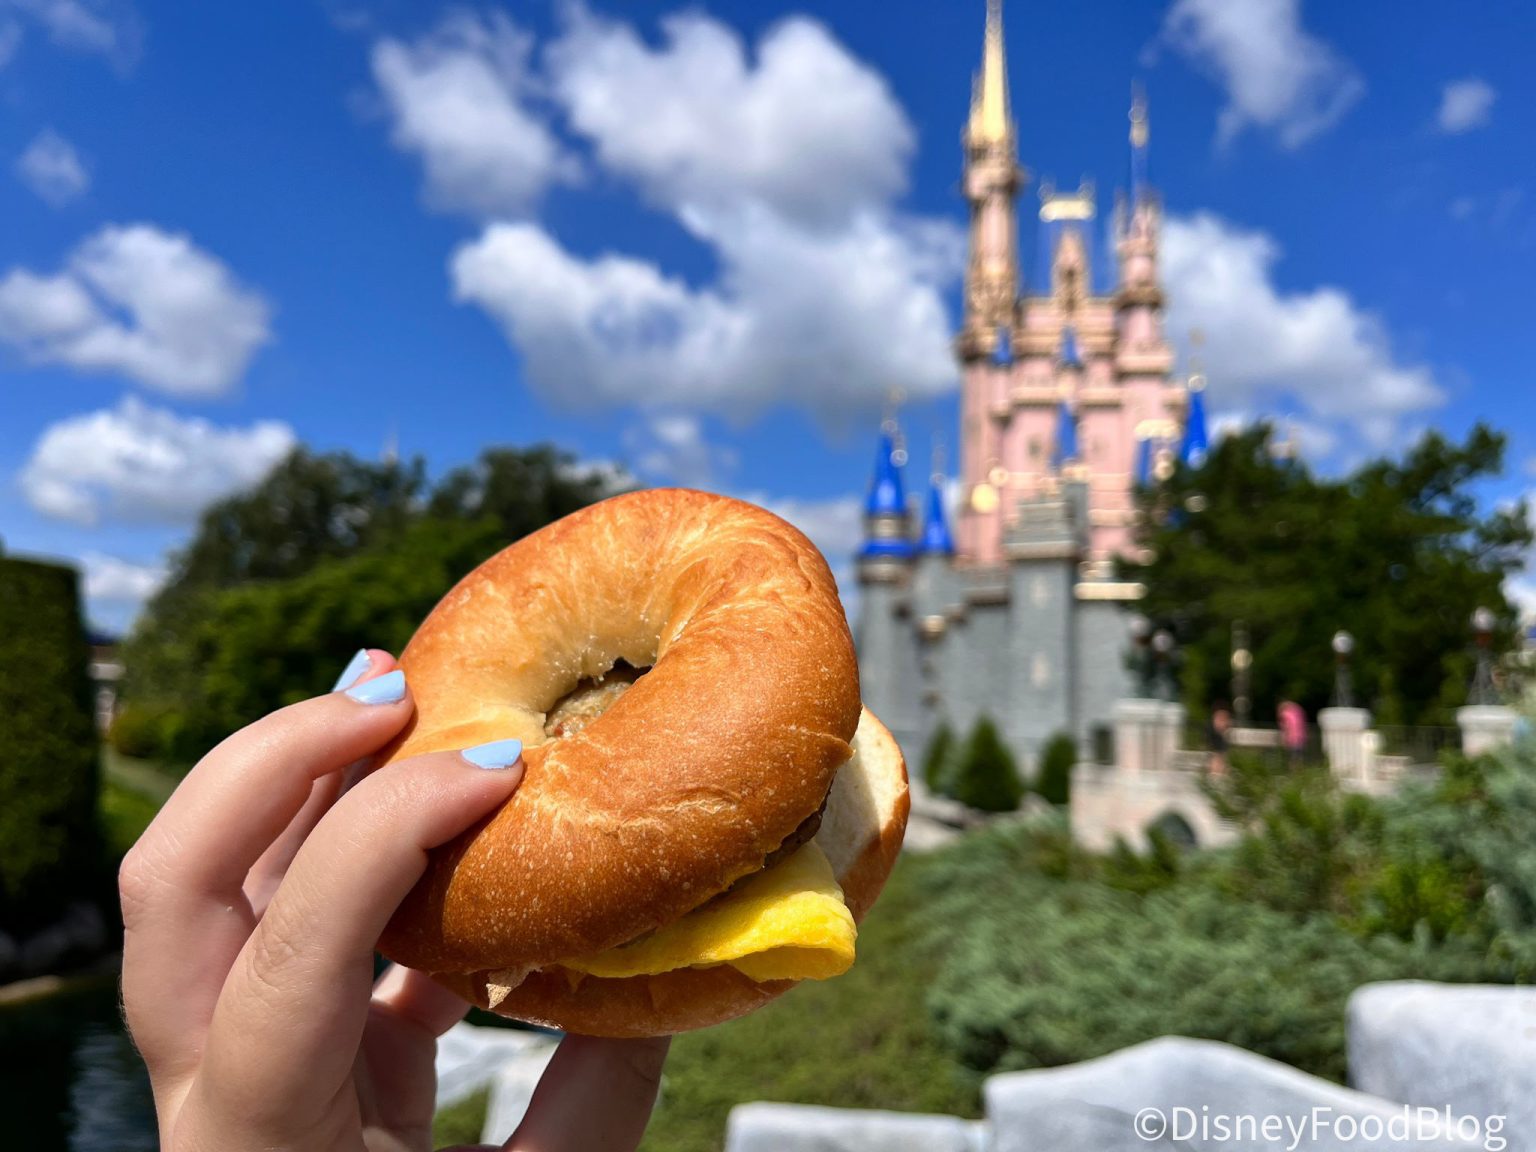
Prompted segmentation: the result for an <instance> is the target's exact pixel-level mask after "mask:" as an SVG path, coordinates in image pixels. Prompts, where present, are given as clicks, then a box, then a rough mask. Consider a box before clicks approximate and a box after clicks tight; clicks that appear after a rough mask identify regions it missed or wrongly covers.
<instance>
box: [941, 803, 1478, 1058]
mask: <svg viewBox="0 0 1536 1152" xmlns="http://www.w3.org/2000/svg"><path fill="white" fill-rule="evenodd" d="M1010 831H1012V830H1010ZM949 890H950V891H951V892H953V891H954V889H953V887H951V888H950V889H949ZM982 891H983V892H984V895H982V896H980V897H979V898H977V899H976V900H973V901H972V902H971V903H972V905H973V907H972V909H971V911H970V912H969V914H965V915H957V912H960V911H961V910H962V909H963V908H964V906H965V902H963V901H960V902H957V901H956V900H954V899H952V898H951V899H950V900H948V901H947V902H946V903H945V904H944V905H942V914H941V915H940V916H938V917H936V918H935V920H934V922H933V923H932V924H931V926H930V929H929V930H931V931H933V932H935V933H941V934H942V935H943V936H944V938H945V939H946V940H947V942H948V943H947V958H946V960H945V962H944V964H943V966H942V967H941V968H940V970H939V973H938V976H937V978H936V979H935V981H934V983H933V986H932V988H931V989H930V991H929V994H928V998H927V1002H928V1007H929V1010H930V1012H931V1014H932V1017H933V1020H934V1024H935V1027H936V1028H937V1031H938V1035H939V1036H940V1038H941V1039H943V1040H944V1041H946V1042H947V1043H948V1044H949V1045H950V1046H951V1047H952V1048H953V1050H954V1051H955V1053H956V1056H957V1057H958V1058H959V1059H960V1060H961V1061H962V1062H963V1063H964V1064H965V1065H967V1066H968V1067H970V1068H973V1069H975V1070H976V1071H978V1072H984V1073H990V1072H994V1071H1008V1070H1017V1069H1025V1068H1038V1067H1052V1066H1056V1065H1061V1064H1070V1063H1075V1062H1077V1061H1080V1060H1086V1059H1090V1058H1092V1057H1095V1056H1101V1055H1104V1054H1105V1053H1108V1052H1112V1051H1114V1050H1116V1049H1118V1048H1122V1047H1124V1046H1126V1045H1128V1044H1136V1043H1139V1042H1141V1041H1144V1040H1150V1039H1153V1038H1154V1037H1157V1036H1163V1035H1168V1034H1176V1035H1182V1036H1193V1037H1197V1038H1204V1039H1211V1040H1221V1041H1225V1042H1227V1043H1231V1044H1236V1045H1238V1046H1240V1047H1243V1048H1247V1049H1248V1050H1250V1051H1253V1052H1258V1053H1261V1054H1263V1055H1266V1056H1270V1057H1272V1058H1274V1059H1277V1060H1282V1061H1284V1062H1286V1063H1288V1064H1291V1065H1294V1066H1295V1067H1298V1068H1301V1069H1303V1070H1304V1071H1308V1072H1312V1073H1314V1074H1316V1075H1320V1076H1325V1077H1328V1078H1330V1079H1333V1080H1342V1079H1343V1077H1344V1072H1345V1052H1344V1040H1345V1036H1344V1024H1345V1021H1344V1005H1345V1001H1346V1000H1347V999H1348V997H1349V994H1350V993H1351V992H1352V991H1353V990H1354V989H1355V988H1357V987H1358V986H1359V985H1361V984H1363V983H1366V982H1368V981H1372V980H1384V979H1394V978H1402V977H1407V976H1415V977H1429V978H1448V977H1449V978H1458V977H1459V978H1463V979H1465V978H1466V977H1467V975H1468V973H1469V972H1470V971H1472V969H1473V965H1474V963H1475V961H1474V958H1473V957H1472V956H1470V955H1469V954H1466V953H1453V952H1449V951H1443V950H1442V951H1429V950H1426V949H1419V948H1415V947H1414V946H1412V945H1408V944H1404V943H1402V942H1400V941H1397V940H1392V939H1387V938H1376V939H1371V940H1362V939H1360V938H1358V937H1356V936H1353V935H1351V934H1350V933H1349V932H1348V931H1347V930H1346V929H1345V928H1344V927H1342V926H1341V925H1339V924H1338V923H1337V922H1335V921H1334V920H1332V919H1331V918H1328V917H1323V916H1313V917H1308V918H1305V919H1302V920H1297V919H1295V918H1293V917H1290V916H1287V915H1285V914H1283V913H1280V912H1276V911H1273V910H1271V909H1268V908H1265V907H1263V906H1262V905H1255V904H1251V903H1248V902H1245V901H1241V900H1235V899H1233V898H1232V897H1231V896H1230V895H1228V894H1227V893H1225V892H1224V891H1222V890H1221V889H1219V888H1218V887H1216V886H1214V885H1211V884H1209V883H1179V884H1174V885H1173V886H1171V887H1165V888H1162V889H1160V890H1158V891H1155V892H1153V893H1151V894H1150V895H1147V896H1136V895H1132V894H1130V893H1126V892H1120V891H1116V890H1114V889H1111V888H1108V887H1107V886H1104V885H1098V884H1086V883H1080V882H1069V883H1066V884H1063V883H1059V882H1051V881H1048V880H1045V879H1043V878H1041V877H1039V876H1037V875H1029V874H1027V873H1017V872H1015V873H1007V872H1003V873H998V872H993V873H991V874H990V875H989V876H988V877H987V883H986V887H985V888H984V889H983V890H982ZM936 907H939V906H938V905H936Z"/></svg>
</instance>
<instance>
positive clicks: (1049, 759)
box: [1035, 732, 1077, 808]
mask: <svg viewBox="0 0 1536 1152" xmlns="http://www.w3.org/2000/svg"><path fill="white" fill-rule="evenodd" d="M1075 767H1077V742H1076V741H1075V740H1073V739H1072V737H1071V736H1068V735H1067V734H1066V733H1065V732H1058V733H1056V735H1054V736H1052V737H1051V738H1050V740H1048V741H1046V745H1045V750H1044V751H1043V752H1041V753H1040V771H1039V772H1038V773H1037V774H1036V776H1035V791H1036V792H1038V793H1039V794H1040V795H1041V797H1042V798H1044V799H1045V800H1048V801H1049V802H1050V803H1052V804H1055V805H1056V806H1058V807H1062V808H1064V807H1066V805H1067V804H1068V803H1070V802H1071V798H1072V769H1073V768H1075Z"/></svg>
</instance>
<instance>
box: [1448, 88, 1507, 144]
mask: <svg viewBox="0 0 1536 1152" xmlns="http://www.w3.org/2000/svg"><path fill="white" fill-rule="evenodd" d="M1497 98H1498V93H1497V92H1495V91H1494V90H1493V86H1492V85H1491V84H1489V83H1488V82H1487V81H1486V80H1481V79H1479V78H1478V77H1476V76H1469V77H1468V78H1467V79H1465V80H1456V81H1454V82H1452V83H1449V84H1445V85H1442V86H1441V89H1440V111H1439V112H1438V113H1436V115H1435V125H1436V127H1438V128H1439V129H1440V131H1442V132H1444V133H1446V134H1447V135H1451V136H1454V135H1456V134H1457V133H1461V132H1470V131H1472V129H1474V128H1481V127H1483V126H1484V125H1486V124H1487V123H1488V121H1489V119H1490V118H1491V117H1492V115H1493V102H1494V100H1496V99H1497Z"/></svg>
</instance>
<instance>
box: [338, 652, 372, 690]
mask: <svg viewBox="0 0 1536 1152" xmlns="http://www.w3.org/2000/svg"><path fill="white" fill-rule="evenodd" d="M372 667H373V659H372V657H370V656H369V655H368V649H366V648H359V649H358V650H357V655H356V656H354V657H352V659H351V660H349V661H347V666H346V667H345V668H343V669H342V670H341V675H340V676H338V677H336V683H334V684H332V685H331V691H332V692H340V691H341V690H342V689H343V688H350V687H352V685H354V684H356V683H357V682H358V681H359V680H361V679H362V678H363V673H364V672H366V671H368V669H370V668H372Z"/></svg>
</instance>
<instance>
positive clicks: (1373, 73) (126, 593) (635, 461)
mask: <svg viewBox="0 0 1536 1152" xmlns="http://www.w3.org/2000/svg"><path fill="white" fill-rule="evenodd" d="M983 18H984V4H982V3H981V0H976V2H974V3H972V2H969V0H967V2H959V0H955V2H946V3H943V4H939V3H933V2H931V0H930V2H928V3H917V2H915V0H888V2H885V3H880V4H875V3H867V2H857V3H854V2H847V3H838V4H828V3H823V4H811V3H801V4H781V3H777V2H771V0H758V2H756V3H752V4H747V3H743V2H736V3H709V4H703V5H699V4H694V5H690V6H688V7H679V6H678V5H675V4H657V3H629V4H625V5H624V6H622V8H620V7H618V6H615V5H606V6H605V5H601V4H597V3H592V4H590V5H589V6H586V7H582V6H577V5H573V4H572V5H567V4H548V3H542V2H540V3H520V4H515V5H507V6H500V7H457V6H456V7H442V8H437V7H429V6H427V5H422V4H406V3H404V2H403V0H401V2H393V3H378V4H351V3H346V2H341V0H338V2H333V3H318V2H314V0H272V2H271V3H266V4H262V5H187V4H171V3H150V2H138V3H135V4H133V5H129V4H127V3H117V2H111V3H96V2H92V0H0V219H4V220H5V221H6V222H7V226H6V227H4V228H3V229H0V395H3V396H4V401H3V408H0V536H3V537H4V540H5V542H6V546H7V548H8V549H10V550H12V551H24V552H35V553H43V554H51V555H59V556H65V557H70V558H74V559H77V560H79V561H80V562H81V563H82V565H83V567H84V568H85V571H86V573H87V577H88V586H89V590H90V593H91V612H92V615H93V617H94V618H95V619H97V620H98V621H100V622H102V623H104V624H107V625H110V626H114V627H121V626H122V625H123V624H125V623H126V621H127V620H128V619H129V618H130V617H131V615H132V613H133V611H134V609H135V606H136V604H137V602H138V601H139V600H140V599H141V598H142V596H143V595H144V594H145V592H146V591H147V590H148V589H150V588H151V587H152V586H153V583H154V580H155V579H156V577H157V573H158V572H159V570H160V569H161V568H162V566H163V556H164V554H165V552H166V550H167V549H168V548H172V547H174V546H175V545H176V544H177V543H178V542H179V541H181V540H183V539H185V536H186V533H187V531H188V529H189V526H190V524H191V523H192V522H193V521H194V520H195V517H196V513H197V511H198V509H199V508H200V507H202V506H203V505H205V504H206V502H207V501H208V500H210V499H213V498H215V497H217V496H218V495H221V494H223V493H226V492H229V491H232V490H234V489H236V488H238V487H240V486H242V485H245V484H249V483H252V482H254V480H255V479H257V478H259V476H260V475H261V474H262V471H263V470H264V469H265V468H266V467H267V466H269V465H270V463H271V461H272V460H273V459H275V458H276V457H277V456H278V455H280V454H281V453H282V452H283V451H284V450H285V449H286V448H287V447H288V446H289V445H290V444H292V443H294V442H298V441H302V442H304V443H306V444H309V445H311V446H313V447H315V448H317V449H322V450H324V449H336V448H342V449H347V450H350V451H353V452H356V453H359V454H364V455H375V454H377V453H379V452H380V451H381V449H382V447H383V446H384V444H385V443H386V442H387V441H388V440H390V439H391V438H392V437H397V438H398V442H399V445H400V448H401V450H402V452H403V453H405V454H415V453H420V454H422V455H424V456H425V457H426V458H427V460H428V462H429V466H430V467H431V469H432V470H433V471H434V472H441V471H443V470H445V469H447V468H449V467H452V466H453V465H456V464H459V463H462V462H465V461H468V460H470V459H471V458H473V456H474V455H475V454H476V453H477V452H478V451H479V450H480V449H481V448H483V447H485V446H486V445H488V444H492V443H532V442H536V441H541V440H552V441H554V442H556V443H558V444H560V445H561V446H563V447H565V448H567V449H569V450H570V451H571V452H573V453H574V454H575V455H576V456H578V457H579V458H580V459H582V460H584V461H588V462H591V463H594V464H595V463H603V462H621V463H624V464H625V465H626V466H627V467H628V468H630V469H631V470H632V471H634V472H636V473H638V474H639V475H640V476H641V477H642V478H643V479H645V480H648V481H651V482H682V483H690V484H697V485H703V486H708V487H713V488H717V489H720V490H723V491H729V492H732V493H736V494H741V495H747V496H751V497H753V498H756V499H759V500H761V501H763V502H766V503H768V504H770V506H773V507H775V508H778V509H779V510H781V511H782V512H784V513H785V514H786V515H788V516H789V517H790V518H791V519H795V520H797V521H798V522H800V523H801V524H802V525H803V526H804V527H806V528H807V530H808V531H809V532H811V534H812V536H813V538H815V539H816V540H817V541H818V543H820V544H821V545H822V547H823V548H824V549H825V550H826V551H828V553H829V555H831V556H832V558H833V560H834V561H835V562H836V563H837V566H838V567H840V568H841V569H842V570H843V572H844V573H845V574H846V564H845V563H842V561H843V560H844V558H845V557H846V555H847V552H848V550H849V549H850V548H851V547H852V545H853V542H854V540H855V539H856V534H857V507H858V495H859V493H860V491H861V490H862V488H863V486H864V484H865V483H866V481H867V475H868V469H869V465H870V459H871V456H872V453H873V432H874V428H875V425H876V422H877V421H878V418H879V410H880V406H881V402H882V398H883V396H884V395H885V394H886V393H887V391H888V389H889V388H891V387H893V386H898V387H901V388H903V389H904V390H905V391H906V392H907V394H908V395H909V397H910V398H911V399H910V402H909V404H908V407H907V410H906V414H905V423H906V426H907V429H908V432H909V437H910V440H911V443H912V446H913V449H914V452H913V455H914V458H915V459H917V460H919V461H924V462H926V460H927V453H928V446H929V444H930V441H931V439H932V437H933V435H934V434H935V433H938V434H940V435H944V436H945V437H947V438H948V439H950V440H951V441H952V440H953V433H952V431H951V429H952V428H953V427H954V424H955V421H956V407H955V394H954V382H955V378H954V367H953V364H952V362H951V361H950V359H949V355H948V348H947V341H948V338H949V335H950V332H951V331H952V326H953V324H954V322H955V313H956V308H957V305H958V274H959V271H960V268H961V264H962V260H963V228H964V220H965V217H964V205H963V203H962V202H961V200H960V199H959V196H958V191H957V182H958V178H959V141H958V135H959V129H960V125H961V123H962V121H963V119H964V115H965V110H966V105H967V100H968V96H969V90H970V82H971V74H972V71H973V69H974V68H975V66H976V63H977V61H978V58H979V54H980V46H981V32H982V23H983ZM1006 21H1007V38H1008V51H1009V57H1010V82H1011V87H1012V101H1013V110H1014V114H1015V118H1016V120H1017V122H1018V127H1019V140H1020V151H1021V159H1022V160H1023V162H1024V163H1025V165H1026V166H1027V167H1028V168H1029V169H1030V171H1031V174H1032V176H1033V182H1032V183H1031V186H1030V188H1029V189H1028V190H1027V191H1026V193H1025V196H1024V198H1023V201H1022V215H1023V216H1024V219H1025V220H1026V224H1025V227H1024V237H1025V252H1024V260H1023V267H1024V268H1025V269H1026V270H1029V269H1032V268H1033V267H1034V262H1033V254H1032V251H1031V246H1032V240H1033V238H1032V233H1031V230H1030V228H1029V227H1028V225H1027V221H1028V219H1029V218H1030V212H1031V208H1032V206H1033V204H1034V203H1035V199H1034V198H1035V195H1036V190H1037V189H1038V186H1039V180H1040V178H1041V177H1042V176H1047V177H1054V179H1055V180H1056V182H1057V183H1058V184H1059V185H1063V186H1071V185H1075V184H1076V182H1077V181H1078V179H1079V178H1080V177H1082V176H1088V177H1089V178H1092V179H1094V180H1095V181H1096V183H1097V187H1098V191H1099V198H1100V203H1101V205H1104V206H1107V205H1108V203H1109V202H1110V199H1111V197H1112V194H1113V190H1114V189H1115V188H1116V187H1117V186H1119V185H1120V184H1121V183H1122V182H1123V174H1124V171H1125V163H1126V156H1125V138H1126V110H1127V104H1128V96H1129V90H1130V85H1131V83H1132V81H1133V80H1135V79H1139V80H1140V81H1142V82H1143V83H1144V84H1145V86H1146V88H1147V91H1148V93H1149V97H1150V101H1151V109H1152V149H1153V151H1152V157H1153V160H1152V166H1153V177H1154V180H1155V182H1156V183H1157V184H1158V185H1159V186H1160V188H1161V189H1162V191H1163V195H1164V199H1165V203H1166V208H1167V213H1168V222H1167V228H1166V230H1165V257H1166V259H1165V267H1166V273H1167V279H1168V282H1169V287H1170V296H1171V299H1172V302H1173V303H1172V312H1171V315H1170V317H1169V323H1170V331H1171V332H1172V333H1173V335H1174V336H1175V337H1176V339H1177V340H1179V341H1182V340H1183V339H1184V337H1185V335H1186V334H1187V332H1188V331H1189V329H1190V328H1191V327H1193V326H1196V325H1198V326H1199V327H1200V328H1201V329H1202V330H1203V331H1204V332H1205V333H1206V338H1207V344H1206V352H1205V358H1206V361H1207V371H1208V375H1209V376H1210V379H1211V385H1210V394H1209V395H1210V401H1211V405H1212V408H1213V409H1214V410H1215V411H1216V412H1217V413H1221V414H1225V416H1226V417H1228V418H1229V419H1233V420H1237V419H1246V418H1251V417H1253V416H1255V415H1266V414H1267V415H1279V416H1282V417H1285V418H1287V419H1290V420H1292V421H1294V424H1295V427H1296V428H1297V430H1298V435H1299V436H1300V438H1301V440H1302V442H1303V445H1304V447H1305V449H1306V450H1307V452H1308V453H1309V455H1310V456H1311V457H1312V458H1313V459H1314V460H1316V461H1317V462H1319V463H1320V464H1321V465H1322V466H1324V467H1338V466H1342V465H1346V464H1348V463H1349V462H1350V461H1352V460H1356V459H1359V458H1361V456H1362V455H1364V454H1367V453H1370V452H1374V451H1378V450H1391V449H1393V448H1396V447H1399V446H1401V445H1402V444H1403V443H1405V442H1406V441H1407V440H1408V439H1409V438H1411V437H1412V435H1413V434H1414V433H1415V432H1416V431H1418V430H1420V429H1423V428H1425V427H1428V426H1436V427H1441V428H1444V429H1446V430H1448V431H1450V432H1452V433H1459V432H1461V431H1463V430H1464V429H1465V428H1466V427H1468V426H1469V425H1470V423H1471V422H1472V421H1474V420H1476V419H1479V418H1486V419H1490V420H1492V421H1494V422H1495V423H1496V424H1498V425H1499V426H1501V427H1503V428H1505V429H1506V430H1508V431H1509V432H1510V433H1511V435H1512V440H1513V445H1512V449H1513V450H1512V453H1511V460H1510V465H1511V467H1510V470H1509V475H1508V476H1507V478H1506V480H1505V482H1504V483H1502V484H1500V485H1497V486H1495V487H1494V488H1492V489H1490V491H1489V496H1490V498H1495V497H1503V496H1513V495H1516V494H1518V493H1520V492H1522V491H1524V489H1525V488H1526V487H1527V486H1528V485H1529V484H1530V483H1531V472H1530V470H1529V466H1528V461H1530V460H1531V459H1532V458H1533V457H1536V439H1533V436H1532V432H1531V413H1532V405H1533V403H1536V401H1533V400H1532V398H1531V389H1530V388H1529V387H1528V386H1526V380H1525V375H1526V374H1525V372H1524V365H1525V363H1526V361H1527V360H1528V357H1529V336H1528V333H1529V332H1530V331H1531V328H1532V325H1531V321H1530V318H1529V316H1528V314H1527V313H1528V310H1529V309H1530V308H1531V307H1532V304H1533V300H1536V294H1533V292H1532V290H1531V289H1532V287H1533V285H1532V279H1533V274H1532V268H1533V264H1536V203H1533V200H1532V193H1533V187H1532V184H1533V176H1536V171H1533V169H1536V147H1533V146H1532V141H1533V140H1536V124H1533V119H1536V111H1533V109H1536V92H1533V91H1532V89H1533V87H1536V81H1533V79H1532V77H1531V72H1530V69H1529V67H1528V65H1526V60H1527V59H1528V57H1529V54H1530V51H1531V50H1532V48H1533V47H1536V10H1533V9H1531V8H1530V7H1529V6H1524V5H1511V4H1500V5H1494V4H1489V5H1477V4H1473V5H1466V6H1447V5H1402V4H1388V3H1384V2H1380V3H1378V2H1359V3H1352V4H1347V5H1337V4H1336V5H1323V4H1320V3H1316V2H1315V0H1314V2H1311V3H1304V4H1303V3H1297V2H1291V0H1167V2H1165V3H1152V2H1142V3H1108V2H1104V3H1094V4H1079V5H1066V4H1044V3H1038V2H1036V3H1024V2H1022V0H1012V2H1011V3H1009V4H1008V5H1007V7H1006ZM914 478H915V477H914Z"/></svg>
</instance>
